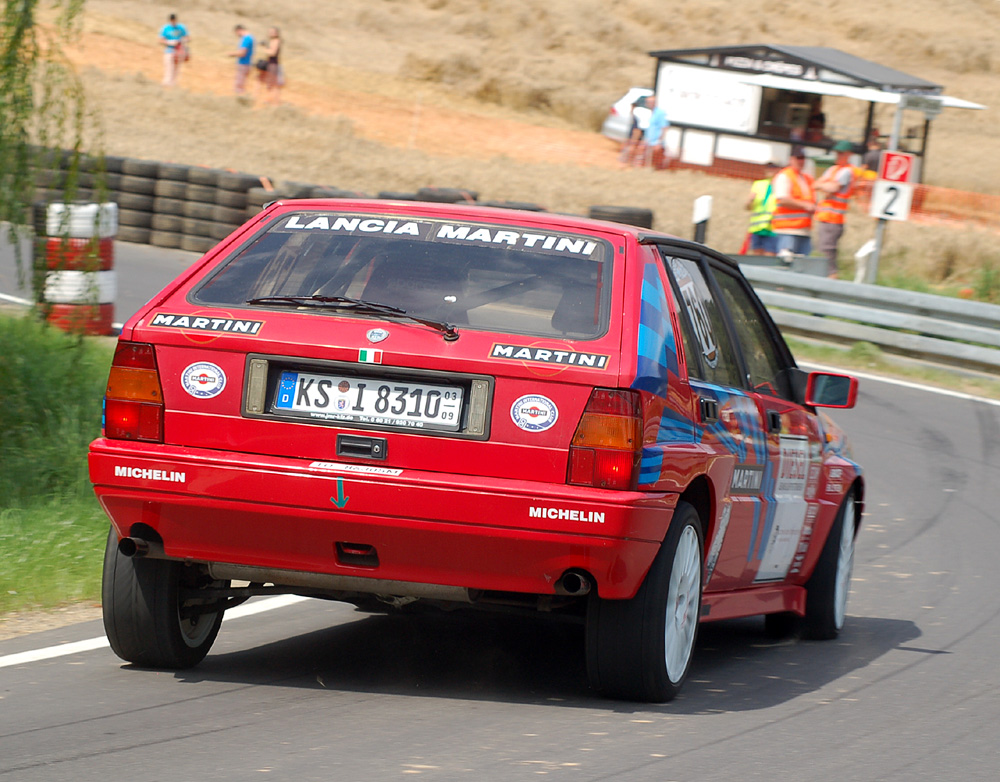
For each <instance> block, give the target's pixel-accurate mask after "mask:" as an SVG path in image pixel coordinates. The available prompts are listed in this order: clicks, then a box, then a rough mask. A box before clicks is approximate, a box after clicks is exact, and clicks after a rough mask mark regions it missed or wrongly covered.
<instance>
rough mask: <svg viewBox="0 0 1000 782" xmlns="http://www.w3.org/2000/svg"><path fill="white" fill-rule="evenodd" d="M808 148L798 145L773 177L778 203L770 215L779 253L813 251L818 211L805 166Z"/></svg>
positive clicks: (801, 253)
mask: <svg viewBox="0 0 1000 782" xmlns="http://www.w3.org/2000/svg"><path fill="white" fill-rule="evenodd" d="M805 163H806V151H805V149H803V148H802V147H800V146H798V145H796V146H794V147H792V155H791V157H790V158H789V159H788V165H787V166H786V167H785V168H783V169H781V171H779V172H778V173H777V175H776V176H775V177H774V196H775V199H776V200H777V202H778V205H777V207H776V208H775V210H774V215H773V216H772V217H771V230H772V231H773V232H774V235H775V236H777V237H778V255H788V254H789V253H791V254H794V255H809V253H810V252H811V251H812V220H813V212H815V211H816V197H815V195H814V192H813V180H812V177H811V176H809V175H808V174H807V173H805V171H803V168H804V167H805Z"/></svg>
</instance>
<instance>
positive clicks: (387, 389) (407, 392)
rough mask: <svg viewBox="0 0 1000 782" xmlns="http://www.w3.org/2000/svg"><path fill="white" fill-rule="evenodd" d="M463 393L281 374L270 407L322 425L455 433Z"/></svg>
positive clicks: (375, 381)
mask: <svg viewBox="0 0 1000 782" xmlns="http://www.w3.org/2000/svg"><path fill="white" fill-rule="evenodd" d="M463 391H464V389H463V388H462V387H461V386H437V385H431V384H429V383H413V382H410V381H402V382H401V381H397V380H380V379H376V378H364V377H338V376H336V375H315V374H312V373H309V372H294V371H292V370H284V371H283V372H282V373H281V379H280V380H279V381H278V392H277V394H276V396H275V399H274V406H273V409H274V410H275V411H279V412H284V413H291V414H293V415H296V416H300V417H303V418H311V419H316V420H321V421H344V422H348V423H359V424H373V425H377V426H394V427H399V428H405V429H432V430H435V431H445V432H456V431H458V428H459V425H460V423H461V420H462V417H461V412H462V395H463Z"/></svg>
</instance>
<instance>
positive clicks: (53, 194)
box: [36, 150, 653, 253]
mask: <svg viewBox="0 0 1000 782" xmlns="http://www.w3.org/2000/svg"><path fill="white" fill-rule="evenodd" d="M37 152H38V154H37V156H36V157H37V159H38V160H39V161H41V163H40V166H39V168H38V170H37V172H36V184H37V189H36V193H37V197H38V198H41V199H45V200H48V201H59V200H61V199H63V198H64V188H65V186H66V185H67V183H72V184H73V185H74V186H75V187H76V193H75V194H74V195H73V197H74V198H84V199H86V198H98V199H103V198H104V197H105V196H106V198H107V200H109V201H114V202H116V203H118V205H119V207H120V209H119V213H118V217H119V224H120V227H119V233H118V239H119V240H120V241H125V242H137V243H140V244H153V245H156V246H158V247H171V248H177V249H181V250H188V251H190V252H197V253H204V252H207V251H208V250H210V249H211V248H212V247H214V246H215V245H216V244H217V243H218V242H219V241H220V240H221V239H224V238H225V237H226V236H228V235H229V234H230V233H231V232H232V231H233V230H234V229H236V228H237V227H239V226H240V225H242V224H243V223H244V222H245V221H246V220H248V219H249V218H251V217H253V216H254V215H256V214H258V213H259V212H261V211H262V210H263V208H264V206H265V204H268V203H270V202H272V201H277V200H281V199H300V198H368V197H369V196H367V195H365V194H364V193H359V192H356V191H352V190H342V189H340V188H336V187H325V186H318V185H314V184H308V183H304V182H291V181H288V182H279V183H277V184H275V185H272V184H271V182H270V181H269V180H268V179H266V178H265V177H259V176H256V175H253V174H244V173H239V172H233V171H229V170H224V169H218V168H203V167H200V166H188V165H181V164H178V163H161V162H158V161H154V160H142V159H139V158H122V157H111V156H106V157H103V158H92V157H88V156H81V157H80V158H79V165H78V166H77V168H76V170H75V171H74V170H72V166H71V160H72V155H71V154H70V153H68V152H64V151H61V150H37ZM99 172H103V176H104V178H105V180H106V183H107V190H106V192H105V193H97V192H96V191H95V190H94V188H95V187H96V186H97V184H98V181H99V176H98V174H99ZM378 197H379V198H383V199H390V200H397V201H428V202H434V203H453V204H457V203H469V204H480V205H482V206H492V207H499V208H504V209H521V210H526V211H534V212H544V211H546V209H545V207H543V206H541V205H540V204H536V203H530V202H524V201H479V194H478V193H477V192H475V191H473V190H466V189H463V188H457V187H421V188H419V189H418V190H417V191H416V192H397V191H391V190H383V191H381V192H380V193H379V194H378ZM589 216H590V217H593V218H597V219H601V220H611V221H614V222H619V223H627V224H630V225H636V226H639V227H641V228H651V227H652V225H653V213H652V211H650V210H649V209H642V208H636V207H628V206H592V207H590V212H589Z"/></svg>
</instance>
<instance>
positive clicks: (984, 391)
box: [785, 335, 1000, 399]
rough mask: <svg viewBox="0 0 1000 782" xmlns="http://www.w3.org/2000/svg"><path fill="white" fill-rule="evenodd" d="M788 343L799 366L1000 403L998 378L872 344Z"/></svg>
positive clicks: (797, 341)
mask: <svg viewBox="0 0 1000 782" xmlns="http://www.w3.org/2000/svg"><path fill="white" fill-rule="evenodd" d="M785 341H786V342H787V343H788V347H789V348H790V349H791V351H792V353H793V354H794V356H795V358H796V360H797V361H799V362H802V361H811V362H813V363H816V364H827V365H829V366H833V367H840V368H842V369H843V370H844V371H846V372H848V373H849V372H850V371H851V370H855V371H859V372H862V371H863V372H868V373H870V374H875V375H885V376H886V377H891V378H896V379H900V380H908V381H910V382H912V383H920V384H923V385H928V386H934V387H936V388H943V389H947V390H949V391H960V392H961V393H963V394H970V395H972V396H981V397H984V398H986V399H1000V378H997V377H996V376H995V375H989V374H987V373H978V372H970V371H964V370H959V369H955V368H953V367H947V366H943V365H938V364H929V363H927V362H924V361H917V360H915V359H912V360H911V359H906V358H902V357H899V356H894V355H891V354H889V353H885V352H883V351H882V350H881V349H880V348H879V347H877V346H876V345H873V344H871V343H870V342H855V343H854V344H853V345H843V346H842V345H832V344H828V343H825V342H815V341H812V340H805V339H799V338H795V337H789V336H787V335H786V336H785Z"/></svg>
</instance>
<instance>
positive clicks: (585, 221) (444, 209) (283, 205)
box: [267, 198, 738, 268]
mask: <svg viewBox="0 0 1000 782" xmlns="http://www.w3.org/2000/svg"><path fill="white" fill-rule="evenodd" d="M296 209H322V210H329V211H337V212H345V211H364V212H374V213H378V212H386V211H389V212H391V213H393V214H405V215H414V216H423V217H434V218H448V217H452V218H460V219H464V220H482V221H486V222H495V223H503V224H516V225H525V226H531V225H537V226H540V227H541V226H546V227H549V228H553V227H555V228H559V229H562V230H566V231H601V232H603V233H612V234H616V235H620V236H622V237H631V238H632V239H634V240H635V241H636V242H638V243H639V244H646V245H664V246H669V247H671V248H674V249H676V248H686V249H689V250H691V251H693V252H699V253H700V252H709V253H711V254H712V256H713V257H716V258H719V259H720V260H722V261H723V262H725V263H727V264H729V265H730V266H732V267H733V268H738V264H737V263H736V261H734V260H733V259H732V258H730V257H729V256H727V255H723V254H722V253H719V252H714V251H712V250H711V248H709V247H707V246H706V245H704V244H701V243H699V242H695V241H691V240H688V239H682V238H680V237H678V236H674V235H672V234H668V233H663V232H660V231H652V230H650V229H648V228H642V227H639V226H634V225H629V224H628V223H617V222H613V221H610V220H597V219H594V218H592V217H586V216H584V215H572V214H564V213H560V212H535V211H527V210H522V209H507V208H505V207H493V206H478V205H476V204H474V203H439V202H432V201H394V200H388V199H377V198H309V199H278V200H276V201H273V202H271V203H270V204H268V206H267V210H274V211H276V212H277V213H279V214H281V213H285V212H288V211H293V210H296Z"/></svg>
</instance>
